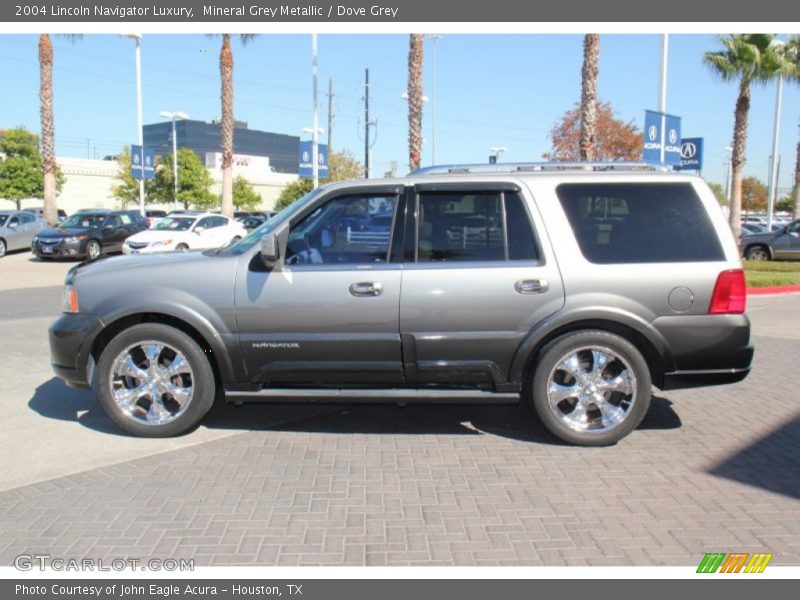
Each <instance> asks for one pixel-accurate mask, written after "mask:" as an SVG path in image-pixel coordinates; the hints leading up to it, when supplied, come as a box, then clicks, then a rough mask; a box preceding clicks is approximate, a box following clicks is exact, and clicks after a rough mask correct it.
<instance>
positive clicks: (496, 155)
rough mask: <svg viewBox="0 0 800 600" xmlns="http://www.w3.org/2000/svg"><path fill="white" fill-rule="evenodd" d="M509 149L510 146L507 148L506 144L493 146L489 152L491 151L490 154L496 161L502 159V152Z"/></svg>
mask: <svg viewBox="0 0 800 600" xmlns="http://www.w3.org/2000/svg"><path fill="white" fill-rule="evenodd" d="M507 151H508V148H506V147H505V146H492V147H491V148H489V152H491V154H490V156H492V157H493V158H494V161H495V162H499V161H500V153H502V152H507Z"/></svg>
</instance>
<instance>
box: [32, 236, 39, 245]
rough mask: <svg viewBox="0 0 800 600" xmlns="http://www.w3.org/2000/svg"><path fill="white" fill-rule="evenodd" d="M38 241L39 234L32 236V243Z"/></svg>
mask: <svg viewBox="0 0 800 600" xmlns="http://www.w3.org/2000/svg"><path fill="white" fill-rule="evenodd" d="M38 241H39V236H38V235H35V236H33V243H34V244H35V243H36V242H38Z"/></svg>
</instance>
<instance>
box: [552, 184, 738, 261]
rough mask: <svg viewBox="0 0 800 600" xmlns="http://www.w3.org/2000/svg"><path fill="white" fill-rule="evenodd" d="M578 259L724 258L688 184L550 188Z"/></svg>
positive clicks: (697, 199) (715, 235)
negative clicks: (572, 235)
mask: <svg viewBox="0 0 800 600" xmlns="http://www.w3.org/2000/svg"><path fill="white" fill-rule="evenodd" d="M556 194H557V195H558V199H559V201H560V202H561V206H562V207H563V209H564V212H565V213H566V215H567V219H569V223H570V225H571V226H572V230H573V232H574V233H575V239H576V240H577V242H578V245H579V246H580V249H581V252H582V253H583V255H584V257H586V259H587V260H588V261H590V262H593V263H597V264H611V263H666V262H703V261H717V260H724V258H725V255H724V253H723V251H722V246H721V245H720V243H719V239H718V238H717V233H716V231H715V230H714V226H713V225H712V223H711V220H710V219H709V218H708V214H706V210H705V208H704V207H703V203H702V202H701V201H700V198H699V197H698V196H697V193H696V192H695V191H694V188H693V187H692V185H691V184H689V183H567V184H562V185H560V186H558V188H556Z"/></svg>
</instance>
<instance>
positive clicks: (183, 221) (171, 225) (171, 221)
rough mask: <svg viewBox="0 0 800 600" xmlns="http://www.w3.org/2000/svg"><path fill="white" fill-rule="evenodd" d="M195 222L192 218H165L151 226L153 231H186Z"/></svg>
mask: <svg viewBox="0 0 800 600" xmlns="http://www.w3.org/2000/svg"><path fill="white" fill-rule="evenodd" d="M194 222H195V218H194V217H166V218H165V219H161V220H160V221H159V222H158V223H156V224H155V225H153V227H152V228H153V229H159V230H163V229H167V230H169V231H188V230H189V228H190V227H191V226H192V223H194Z"/></svg>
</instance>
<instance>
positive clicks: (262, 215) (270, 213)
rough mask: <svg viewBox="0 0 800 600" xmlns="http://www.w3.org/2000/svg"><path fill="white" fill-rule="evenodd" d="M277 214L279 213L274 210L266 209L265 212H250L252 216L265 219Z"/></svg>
mask: <svg viewBox="0 0 800 600" xmlns="http://www.w3.org/2000/svg"><path fill="white" fill-rule="evenodd" d="M275 214H277V213H276V211H274V210H266V211H263V212H261V211H259V212H253V213H250V216H253V217H259V218H261V219H264V220H265V221H268V220H269V219H271V218H272V217H273V216H275Z"/></svg>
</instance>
